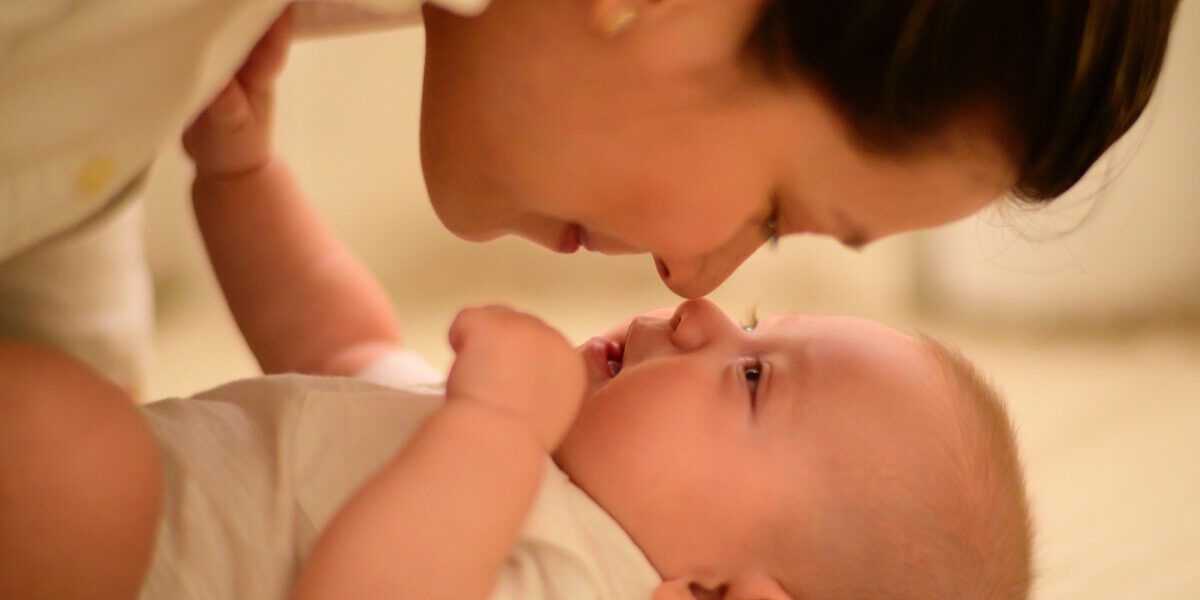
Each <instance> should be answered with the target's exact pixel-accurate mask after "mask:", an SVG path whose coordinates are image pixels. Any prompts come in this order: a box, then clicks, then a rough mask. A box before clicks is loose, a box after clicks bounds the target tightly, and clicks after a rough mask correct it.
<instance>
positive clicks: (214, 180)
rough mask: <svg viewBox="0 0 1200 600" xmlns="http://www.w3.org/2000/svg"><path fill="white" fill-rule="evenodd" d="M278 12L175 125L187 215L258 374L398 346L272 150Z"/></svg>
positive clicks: (358, 275)
mask: <svg viewBox="0 0 1200 600" xmlns="http://www.w3.org/2000/svg"><path fill="white" fill-rule="evenodd" d="M290 42H291V39H290V23H289V20H288V15H286V14H285V15H284V16H283V17H282V18H281V19H280V20H279V22H277V23H276V24H275V25H274V26H273V27H272V28H271V30H270V31H269V32H267V34H266V35H265V36H264V37H263V39H262V41H260V42H259V44H258V46H257V47H255V49H254V51H253V52H252V53H251V55H250V56H249V58H247V60H246V63H245V65H243V67H242V68H241V70H240V71H239V72H238V74H237V75H236V77H235V78H234V79H233V81H231V82H230V84H229V86H228V87H227V88H226V89H225V90H224V91H223V92H222V93H221V94H220V95H219V96H218V97H217V98H216V99H215V100H214V101H213V102H212V104H211V105H210V106H209V107H208V109H207V110H205V112H204V113H203V114H202V115H201V116H200V117H199V118H198V119H197V120H196V122H195V123H193V124H192V126H191V127H190V128H189V129H188V131H187V132H185V134H184V147H185V149H186V150H187V151H188V155H189V156H191V158H192V160H193V161H194V162H195V164H196V179H195V182H194V183H193V185H192V199H193V204H194V208H195V212H196V221H197V223H198V225H199V228H200V233H201V235H202V237H203V238H204V245H205V248H206V249H207V251H208V256H209V260H210V262H211V263H212V266H213V270H214V271H215V272H216V276H217V280H218V281H219V282H220V284H221V289H222V290H223V291H224V294H225V299H226V301H227V302H228V304H229V308H230V310H231V311H232V313H233V316H234V319H235V320H236V321H237V324H238V328H239V329H241V331H242V335H243V336H244V337H245V339H246V342H247V343H248V344H249V346H250V349H251V350H252V351H253V352H254V356H255V357H256V358H257V359H258V363H259V365H260V366H261V367H262V369H263V371H264V372H266V373H279V372H300V373H315V374H329V375H351V374H355V373H357V372H359V371H360V370H361V369H362V368H363V367H365V366H366V365H367V364H369V363H370V362H371V361H372V360H373V359H375V358H377V357H378V356H379V355H381V354H382V353H384V352H387V351H388V350H389V349H392V348H395V347H396V346H398V345H399V343H400V334H399V328H398V327H397V325H396V322H395V317H394V315H393V312H392V308H391V304H390V303H389V301H388V299H387V296H386V294H385V293H384V292H383V290H382V289H381V288H380V286H379V284H378V282H376V281H375V279H374V278H373V277H372V276H371V274H370V273H369V272H368V271H367V270H366V269H365V268H364V267H363V266H362V265H361V264H360V263H359V262H358V261H357V260H356V259H355V257H354V256H353V255H352V254H351V253H350V252H349V250H348V249H347V248H346V247H345V246H343V245H342V243H341V242H340V241H339V240H338V239H337V237H336V236H334V235H333V233H332V232H331V231H329V229H328V228H327V227H326V226H325V224H324V223H323V222H322V221H321V218H320V216H319V215H318V214H317V213H316V211H314V210H313V209H312V207H311V206H309V204H308V202H307V201H306V198H305V196H304V192H303V191H302V190H301V189H300V186H299V185H298V184H297V182H296V180H295V179H294V178H293V177H292V175H291V173H290V171H289V170H288V167H287V165H286V164H284V162H283V161H282V160H281V159H280V158H278V157H277V156H275V155H274V153H273V152H272V150H271V141H270V138H271V112H272V104H273V98H272V95H273V90H272V87H273V83H274V80H275V77H276V76H277V75H278V74H279V71H280V70H281V68H282V66H283V62H284V58H285V56H286V53H287V47H288V45H289V44H290Z"/></svg>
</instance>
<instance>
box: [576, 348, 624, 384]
mask: <svg viewBox="0 0 1200 600" xmlns="http://www.w3.org/2000/svg"><path fill="white" fill-rule="evenodd" d="M579 350H580V352H582V353H583V358H584V362H585V363H587V371H588V380H589V381H593V382H595V381H607V380H609V379H612V376H613V372H612V367H610V366H609V361H618V362H619V361H620V360H621V346H620V345H618V344H617V343H616V342H614V341H612V340H610V339H607V338H603V337H594V338H592V339H590V340H588V341H586V342H584V343H583V345H582V346H580V347H579Z"/></svg>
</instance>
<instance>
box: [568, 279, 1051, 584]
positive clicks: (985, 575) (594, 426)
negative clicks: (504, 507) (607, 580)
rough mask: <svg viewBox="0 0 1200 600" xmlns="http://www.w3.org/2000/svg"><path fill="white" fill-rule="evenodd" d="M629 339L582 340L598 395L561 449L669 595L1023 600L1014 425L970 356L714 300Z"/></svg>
mask: <svg viewBox="0 0 1200 600" xmlns="http://www.w3.org/2000/svg"><path fill="white" fill-rule="evenodd" d="M622 341H623V343H613V342H606V341H604V340H600V339H597V340H593V341H592V342H589V343H588V344H586V345H585V346H584V353H585V355H587V358H588V365H589V389H588V393H587V397H586V399H585V401H584V403H583V406H582V408H581V410H580V413H579V417H578V419H577V421H576V423H575V425H574V426H573V427H572V429H571V431H570V432H569V433H568V434H567V437H566V439H565V440H564V442H563V444H562V446H561V447H560V448H559V450H558V451H557V453H556V455H555V459H556V461H557V462H558V463H559V464H560V465H561V466H562V468H563V469H564V470H565V471H566V472H567V474H568V475H570V476H571V478H572V479H573V480H574V481H575V482H576V483H577V484H578V485H579V486H580V487H581V488H582V489H583V490H584V491H586V492H587V493H588V494H589V495H591V496H592V497H593V498H594V499H595V500H596V501H597V502H598V503H600V504H601V505H602V506H604V507H605V509H606V510H608V511H609V513H611V514H612V515H613V517H614V518H615V519H616V520H617V521H618V522H620V523H621V525H622V526H623V527H624V528H625V529H626V531H628V532H629V534H630V536H631V537H632V538H633V540H634V542H636V543H637V544H638V546H639V547H640V548H641V549H642V550H643V551H644V552H645V553H646V556H647V557H648V558H649V559H650V561H651V563H653V564H654V566H655V568H657V569H658V571H659V573H660V574H662V575H663V578H664V579H665V580H667V583H666V584H664V587H663V589H662V590H660V593H661V594H663V595H664V596H665V597H667V598H675V597H679V598H693V597H696V598H722V597H724V598H729V599H734V598H788V597H791V598H860V597H888V598H1016V597H1024V596H1025V595H1026V592H1027V590H1028V587H1029V581H1030V537H1031V533H1030V529H1029V523H1028V511H1027V506H1026V500H1025V493H1024V486H1023V483H1022V477H1021V471H1020V465H1019V462H1018V459H1017V453H1016V448H1015V445H1014V441H1013V435H1012V431H1011V429H1010V425H1009V423H1008V419H1007V417H1006V415H1005V411H1004V409H1003V407H1002V405H1001V404H1000V402H999V400H998V399H997V397H996V395H995V393H994V392H993V391H992V390H991V389H990V388H989V387H988V386H987V385H986V383H984V382H983V381H982V380H981V379H980V378H979V376H978V375H976V373H975V371H974V370H973V368H972V367H971V366H970V365H969V364H968V363H966V362H965V361H964V360H963V359H962V358H961V357H960V356H959V355H958V354H956V353H954V352H953V351H950V350H947V349H945V348H944V347H942V346H940V345H939V344H937V343H936V342H933V341H932V340H926V339H914V338H911V337H908V336H906V335H904V334H901V333H899V332H897V331H895V330H892V329H890V328H887V327H884V326H882V325H879V324H876V323H872V322H869V321H864V320H861V319H853V318H845V317H799V316H785V317H778V318H772V319H765V320H764V321H763V322H762V323H761V324H760V325H758V326H757V327H756V328H755V329H754V330H752V331H751V330H748V329H747V328H743V327H740V326H738V325H736V324H735V323H734V322H732V321H731V320H730V319H729V318H728V317H726V316H725V315H724V313H722V312H721V311H720V310H719V309H718V308H717V307H716V306H714V305H713V304H711V303H709V302H707V301H704V300H693V301H688V302H685V303H683V304H681V305H680V306H679V308H678V309H677V310H676V311H675V313H674V315H672V316H670V317H669V318H653V317H642V318H638V319H635V320H634V321H633V322H632V324H631V325H630V326H629V328H628V331H627V334H626V335H625V337H624V339H623V340H622ZM610 363H611V368H610Z"/></svg>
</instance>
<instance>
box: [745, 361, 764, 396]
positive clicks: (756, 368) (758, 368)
mask: <svg viewBox="0 0 1200 600" xmlns="http://www.w3.org/2000/svg"><path fill="white" fill-rule="evenodd" d="M762 374H763V365H762V363H761V362H759V361H758V360H749V361H746V362H745V363H744V364H742V376H743V377H745V378H746V387H747V389H749V390H750V403H751V404H754V403H755V402H756V401H757V399H758V381H759V379H761V378H762Z"/></svg>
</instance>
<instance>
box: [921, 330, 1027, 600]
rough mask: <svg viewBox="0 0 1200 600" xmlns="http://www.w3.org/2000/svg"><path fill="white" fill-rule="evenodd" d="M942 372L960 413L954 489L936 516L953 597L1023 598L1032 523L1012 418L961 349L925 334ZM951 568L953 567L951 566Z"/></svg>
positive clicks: (951, 444) (952, 444)
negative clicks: (940, 515)
mask: <svg viewBox="0 0 1200 600" xmlns="http://www.w3.org/2000/svg"><path fill="white" fill-rule="evenodd" d="M924 341H925V344H926V346H927V347H928V348H929V349H930V352H931V353H932V354H933V356H934V358H935V359H936V361H937V362H938V364H939V365H940V366H941V367H942V370H943V372H944V373H945V375H946V377H947V380H948V383H949V384H950V388H951V390H952V393H954V394H955V395H956V398H955V400H956V402H953V403H952V404H951V406H953V407H955V408H956V409H957V410H958V411H959V414H957V415H955V418H954V422H955V423H957V424H958V430H957V434H958V435H957V437H958V439H953V440H947V442H948V444H947V448H948V450H950V451H951V460H950V461H949V463H950V464H949V466H948V468H947V472H946V473H945V475H946V476H947V477H948V478H949V479H950V481H951V483H950V485H949V486H948V487H949V489H950V490H951V493H950V494H949V496H948V498H946V499H944V501H945V502H946V507H945V508H946V509H947V510H946V512H945V514H944V515H942V518H941V519H939V526H938V527H937V529H939V530H940V535H938V536H935V537H940V538H941V543H942V544H943V545H944V547H943V548H942V550H943V551H945V552H946V554H945V558H946V560H948V561H953V563H957V564H954V566H955V567H956V569H954V571H957V573H954V574H952V575H949V576H948V577H947V580H946V581H945V583H946V584H947V590H946V591H953V592H955V593H953V594H951V595H950V596H940V595H939V596H938V597H955V598H964V599H968V598H980V599H993V598H994V599H998V600H1007V599H1024V598H1028V597H1029V592H1030V588H1031V586H1032V583H1033V578H1034V569H1033V524H1032V520H1031V518H1030V514H1029V501H1028V497H1027V496H1026V492H1025V478H1024V474H1023V472H1022V468H1021V460H1020V456H1019V453H1018V451H1017V442H1016V436H1015V433H1014V431H1013V426H1012V421H1011V420H1010V419H1009V416H1008V411H1007V409H1006V408H1005V405H1004V402H1003V400H1002V399H1001V398H1000V395H999V393H998V392H997V391H996V388H995V387H994V386H992V385H991V384H990V383H989V382H988V380H987V379H986V378H985V377H984V376H983V375H982V374H981V373H980V372H979V371H978V370H977V369H976V368H975V366H974V365H973V364H971V363H970V362H969V361H968V360H967V359H966V358H965V357H964V356H963V355H962V353H960V352H959V351H958V350H956V349H954V348H951V347H949V346H947V345H946V344H944V343H942V342H940V341H938V340H936V339H934V338H930V337H925V338H924ZM947 573H953V571H947Z"/></svg>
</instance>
